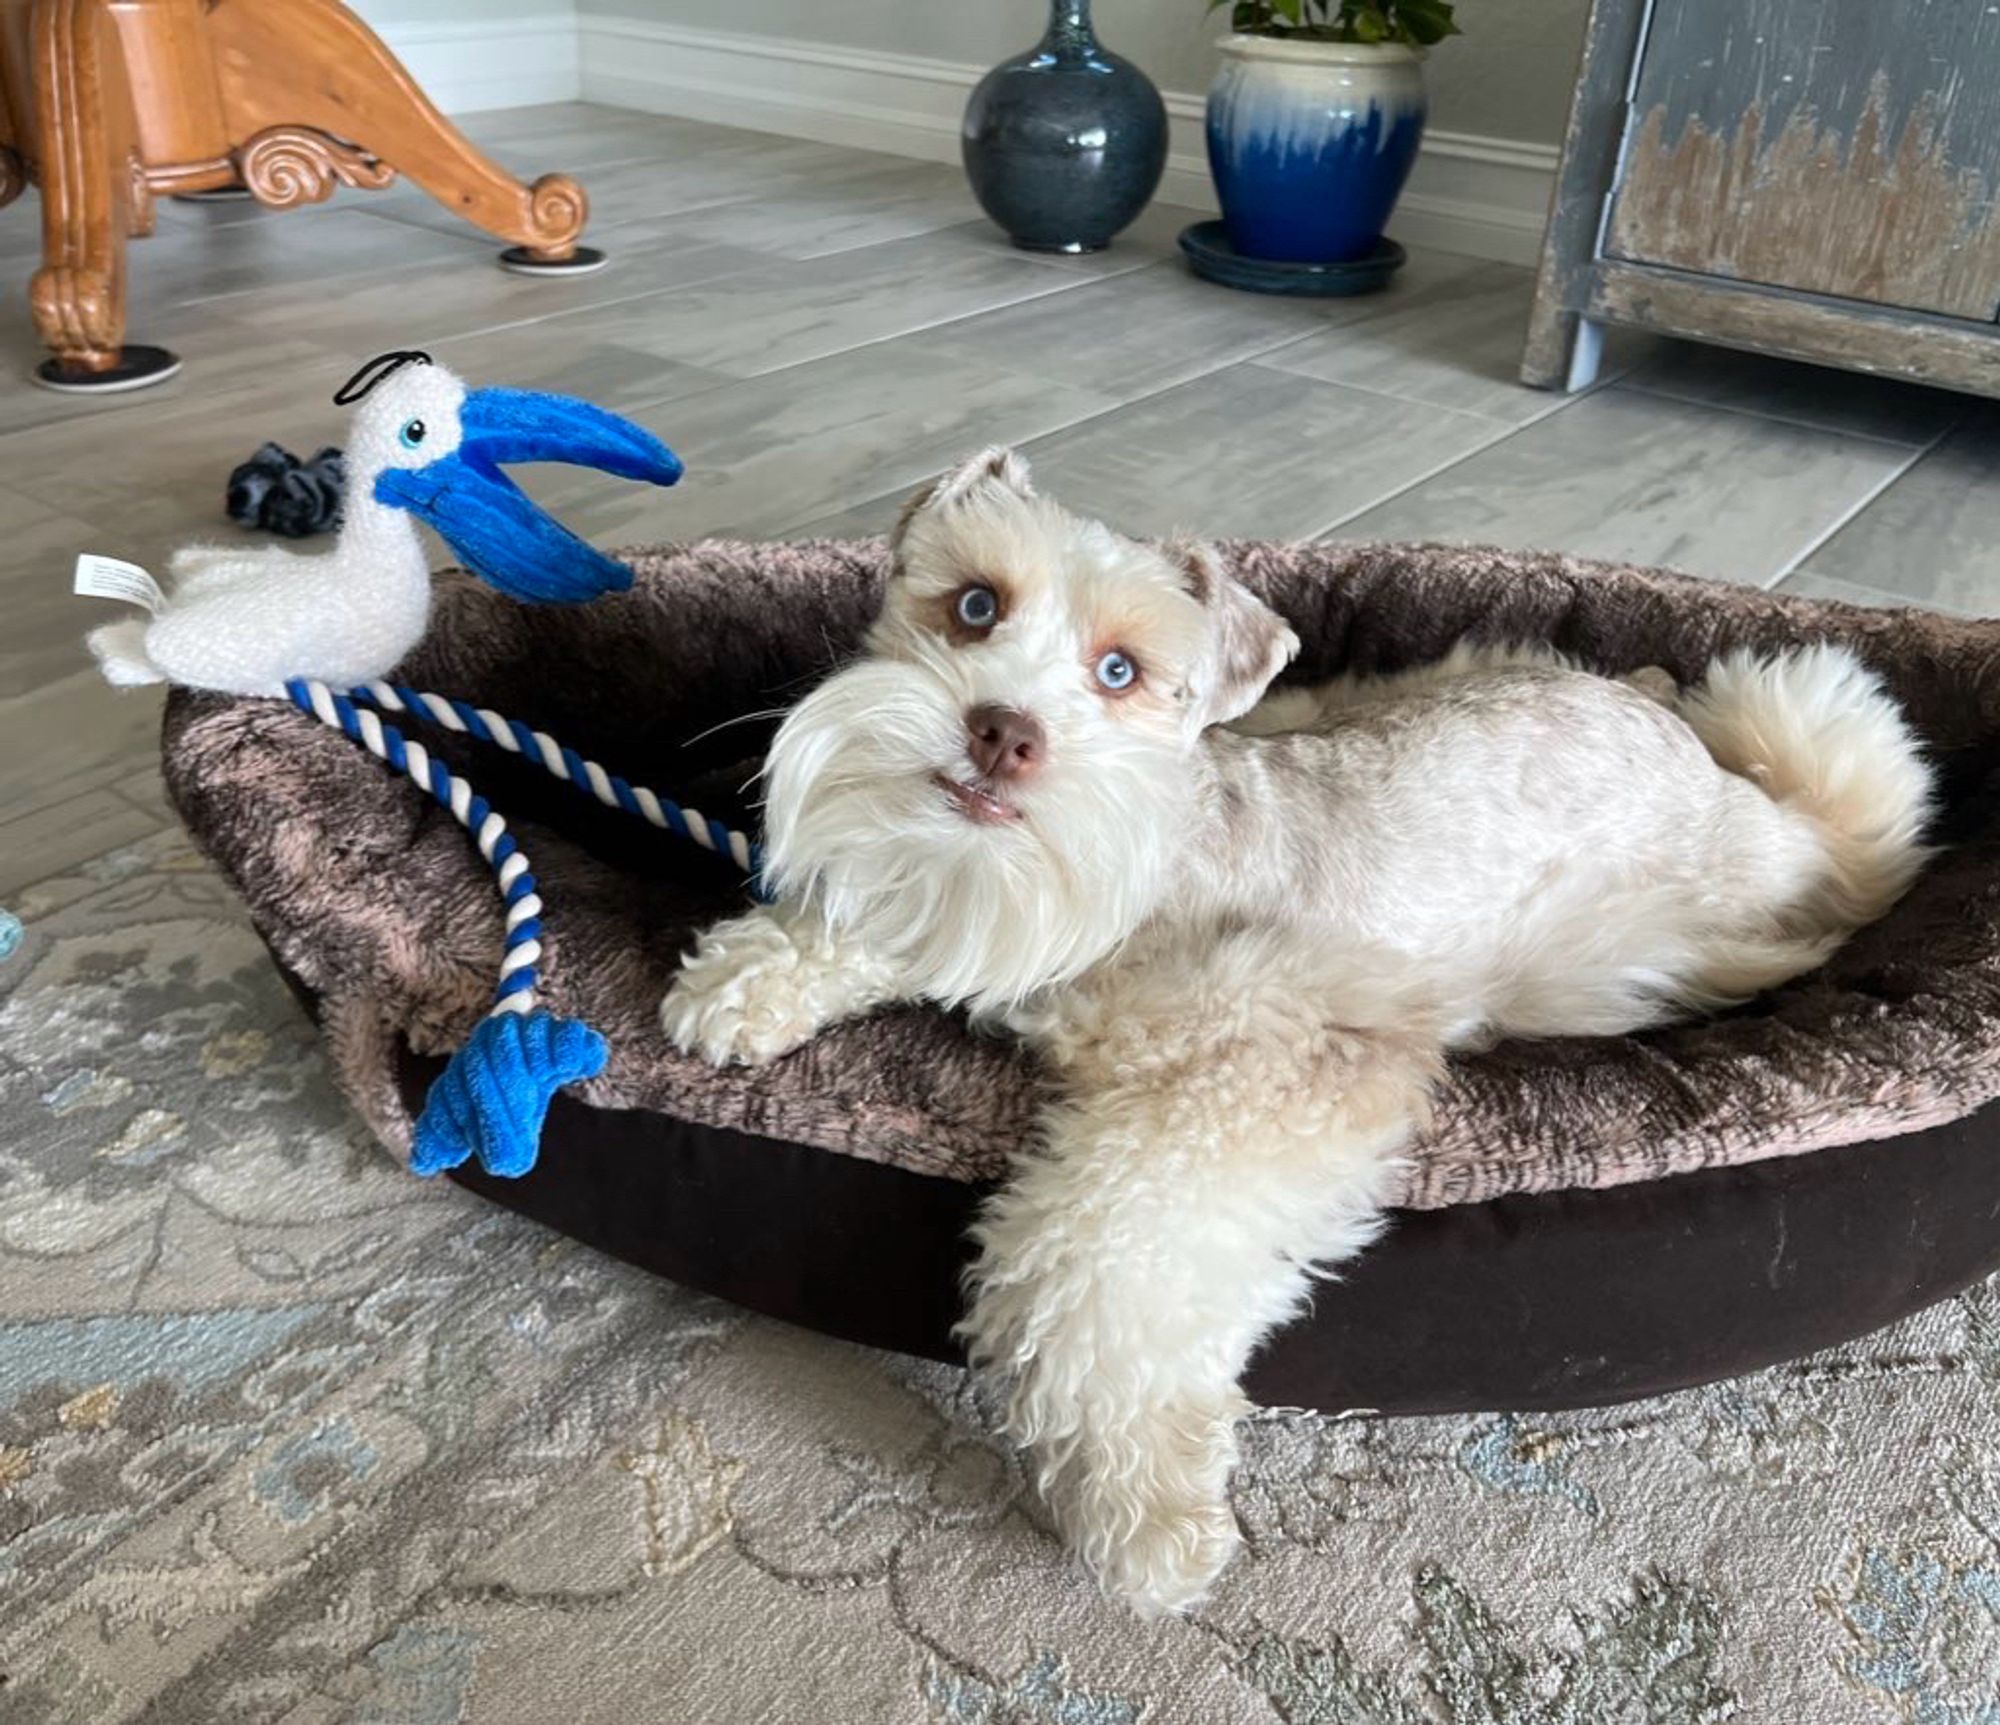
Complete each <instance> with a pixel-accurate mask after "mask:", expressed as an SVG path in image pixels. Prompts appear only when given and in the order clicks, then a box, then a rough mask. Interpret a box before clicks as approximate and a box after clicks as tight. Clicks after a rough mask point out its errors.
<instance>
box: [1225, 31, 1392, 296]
mask: <svg viewBox="0 0 2000 1725" xmlns="http://www.w3.org/2000/svg"><path fill="white" fill-rule="evenodd" d="M1219 46H1220V47H1221V50H1222V62H1221V65H1220V66H1219V67H1218V68H1217V70H1216V74H1215V82H1214V84H1212V85H1211V86H1210V87H1209V92H1208V163H1209V167H1210V169H1211V171H1212V172H1213V173H1214V175H1215V190H1216V193H1217V195H1218V196H1219V197H1220V198H1221V200H1222V219H1223V220H1224V221H1225V222H1226V223H1227V224H1228V227H1229V242H1230V244H1231V245H1233V246H1234V247H1235V248H1236V250H1237V252H1238V253H1239V254H1240V255H1241V256H1243V257H1246V258H1261V259H1266V260H1269V261H1272V262H1278V263H1300V264H1338V263H1350V262H1353V261H1355V260H1357V259H1363V258H1366V257H1368V256H1369V255H1370V254H1371V253H1373V252H1374V251H1375V249H1376V248H1377V247H1378V246H1380V245H1381V243H1382V230H1383V228H1384V227H1386V226H1387V225H1388V221H1389V215H1390V212H1391V211H1393V210H1394V209H1395V207H1396V199H1397V197H1398V196H1399V195H1400V194H1401V192H1402V190H1403V182H1404V181H1405V180H1406V179H1408V178H1409V176H1410V168H1411V165H1412V164H1413V163H1414V162H1415V161H1416V159H1417V146H1418V144H1419V142H1420V141H1421V140H1422V138H1423V134H1424V107H1425V104H1424V74H1423V56H1422V53H1421V52H1420V51H1419V50H1418V49H1415V48H1405V47H1401V46H1399V45H1397V44H1394V43H1380V44H1362V43H1357V42H1315V41H1300V40H1296V39H1293V38H1290V37H1283V36H1278V37H1272V36H1228V37H1225V38H1224V39H1223V40H1222V42H1221V43H1220V44H1219Z"/></svg>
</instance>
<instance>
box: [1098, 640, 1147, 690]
mask: <svg viewBox="0 0 2000 1725" xmlns="http://www.w3.org/2000/svg"><path fill="white" fill-rule="evenodd" d="M1097 680H1098V682H1099V683H1101V684H1102V685H1103V686H1104V687H1105V688H1107V689H1109V690H1110V691H1111V692H1112V693H1113V694H1114V695H1115V694H1119V693H1121V692H1122V691H1124V690H1126V689H1129V688H1131V686H1132V685H1133V684H1134V683H1136V682H1138V680H1139V667H1138V666H1137V665H1135V664H1133V663H1132V661H1131V660H1130V659H1128V658H1126V657H1125V655H1124V654H1123V653H1121V652H1119V651H1118V649H1117V648H1115V647H1114V648H1112V650H1111V651H1110V652H1108V653H1106V654H1105V655H1104V657H1103V658H1101V659H1099V660H1098V661H1097Z"/></svg>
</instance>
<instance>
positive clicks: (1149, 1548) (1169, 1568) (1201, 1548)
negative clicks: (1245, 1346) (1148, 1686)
mask: <svg viewBox="0 0 2000 1725" xmlns="http://www.w3.org/2000/svg"><path fill="white" fill-rule="evenodd" d="M1242 1406H1243V1403H1242V1398H1241V1397H1240V1396H1239V1395H1237V1394H1235V1393H1234V1392H1232V1393H1230V1394H1229V1395H1227V1396H1221V1397H1216V1398H1212V1399H1211V1398H1202V1399H1201V1400H1200V1401H1196V1402H1183V1403H1180V1404H1177V1405H1175V1406H1173V1407H1163V1408H1160V1409H1158V1410H1156V1411H1155V1412H1154V1413H1153V1414H1152V1415H1151V1416H1149V1417H1146V1418H1141V1419H1138V1420H1132V1419H1130V1418H1127V1419H1125V1420H1122V1421H1119V1422H1118V1429H1116V1431H1115V1435H1104V1436H1100V1437H1097V1438H1095V1439H1086V1440H1085V1441H1084V1442H1082V1443H1081V1444H1079V1445H1078V1446H1077V1447H1076V1449H1075V1450H1074V1451H1072V1452H1071V1453H1070V1454H1069V1455H1068V1456H1066V1457H1065V1458H1064V1460H1063V1462H1061V1463H1058V1464H1057V1466H1056V1469H1055V1470H1054V1473H1055V1477H1054V1478H1053V1479H1050V1478H1049V1477H1048V1476H1046V1475H1045V1476H1044V1483H1045V1486H1052V1487H1053V1489H1052V1490H1051V1491H1050V1500H1051V1505H1052V1507H1053V1508H1054V1509H1055V1512H1056V1521H1057V1524H1058V1525H1059V1526H1060V1527H1061V1528H1062V1530H1063V1532H1064V1534H1065V1535H1066V1536H1067V1538H1068V1539H1069V1542H1070V1544H1071V1546H1072V1547H1073V1548H1074V1549H1075V1551H1076V1553H1077V1555H1078V1556H1080V1557H1081V1558H1082V1559H1083V1561H1084V1563H1085V1565H1086V1566H1087V1567H1088V1568H1089V1569H1090V1571H1091V1573H1092V1574H1093V1575H1095V1576H1096V1577H1097V1580H1098V1583H1099V1584H1100V1585H1101V1586H1102V1587H1103V1589H1104V1591H1105V1592H1106V1593H1108V1594H1110V1595H1111V1596H1112V1597H1113V1598H1115V1599H1119V1600H1122V1601H1123V1602H1124V1603H1125V1604H1127V1605H1129V1606H1130V1607H1131V1608H1132V1609H1133V1610H1134V1611H1136V1612H1137V1613H1138V1614H1139V1615H1140V1616H1141V1617H1162V1616H1165V1615H1167V1614H1169V1613H1171V1612H1178V1611H1185V1610H1187V1609H1188V1608H1189V1607H1190V1606H1192V1605H1196V1604H1199V1603H1200V1601H1201V1600H1202V1599H1203V1598H1204V1597H1206V1595H1207V1594H1208V1591H1209V1589H1210V1588H1211V1587H1213V1586H1214V1585H1215V1582H1216V1579H1217V1577H1219V1576H1220V1575H1221V1574H1222V1572H1223V1571H1224V1570H1225V1569H1227V1568H1228V1567H1229V1560H1230V1559H1231V1558H1233V1557H1234V1556H1235V1555H1236V1550H1237V1547H1238V1546H1240V1545H1241V1544H1242V1543H1243V1536H1242V1534H1241V1533H1240V1532H1239V1531H1238V1530H1237V1526H1236V1514H1235V1511H1234V1510H1233V1509H1232V1508H1231V1506H1230V1502H1229V1476H1230V1474H1231V1473H1232V1472H1233V1471H1234V1469H1235V1465H1236V1437H1235V1416H1236V1414H1237V1413H1238V1412H1240V1411H1241V1409H1242ZM1116 1417H1117V1416H1116V1415H1115V1414H1114V1415H1112V1418H1113V1419H1116ZM1090 1423H1092V1424H1095V1425H1098V1426H1100V1427H1101V1426H1102V1425H1103V1424H1104V1423H1105V1421H1104V1419H1103V1417H1102V1416H1101V1415H1100V1416H1099V1417H1098V1418H1096V1419H1093V1420H1092V1421H1091V1422H1090Z"/></svg>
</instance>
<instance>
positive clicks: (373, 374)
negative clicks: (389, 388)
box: [333, 347, 435, 407]
mask: <svg viewBox="0 0 2000 1725" xmlns="http://www.w3.org/2000/svg"><path fill="white" fill-rule="evenodd" d="M434 363H435V362H434V361H433V360H432V359H431V356H430V355H429V354H427V353H425V352H424V351H423V349H422V348H416V347H399V348H394V349H392V350H391V351H390V352H388V353H378V354H377V355H376V356H375V357H374V358H373V359H371V360H370V361H369V362H368V363H367V364H366V365H364V366H363V367H362V368H361V369H360V370H359V371H357V372H356V373H355V374H354V375H353V376H352V377H350V378H349V379H348V380H347V381H346V382H345V383H343V384H342V385H341V386H340V387H339V388H338V389H337V390H335V391H334V392H333V405H334V406H335V407H349V406H352V405H353V404H354V403H355V402H357V401H360V400H361V399H362V398H363V397H364V396H366V395H367V394H368V392H369V391H370V390H372V389H373V388H374V387H375V386H376V385H377V384H378V383H380V382H381V381H382V380H383V379H384V378H385V377H388V376H390V375H392V374H393V373H395V372H398V371H400V370H402V368H403V367H404V366H406V365H431V364H434Z"/></svg>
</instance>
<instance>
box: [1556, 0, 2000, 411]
mask: <svg viewBox="0 0 2000 1725" xmlns="http://www.w3.org/2000/svg"><path fill="white" fill-rule="evenodd" d="M1996 198H2000V5H1996V4H1994V3H1993V0H1595V4H1594V5H1593V7H1592V9H1591V15H1590V23H1589V26H1588V29H1587V31H1586V34H1585V39H1584V51H1583V66H1582V71H1581V73H1580V74H1579V77H1578V82H1577V92H1576V98H1575V102H1574V105H1573V106H1572V108H1571V110H1570V123H1569V131H1568V134H1567V136H1566V138H1565V140H1564V146H1563V157H1562V166H1561V169H1560V171H1559V175H1558V179H1557V186H1556V195H1555V202H1554V206H1553V208H1552V210H1551V213H1550V218H1549V230H1548V235H1547V238H1546V240H1545V242H1544V247H1543V254H1542V268H1541V274H1540V277H1539V279H1538V281H1537V284H1536V292H1535V309H1534V314H1533V318H1532V321H1531V323H1530V325H1529V332H1528V342H1527V349H1526V352H1525V355H1524V357H1523V360H1522V367H1521V375H1522V377H1523V378H1524V379H1525V380H1526V381H1527V382H1529V383H1532V384H1537V385H1540V386H1542V387H1545V388H1547V387H1568V388H1572V389H1573V388H1580V387H1581V386H1582V385H1583V384H1585V383H1587V382H1589V380H1590V378H1591V377H1592V376H1593V375H1594V374H1595V371H1596V366H1597V354H1598V347H1599V342H1600V339H1601V336H1602V332H1603V329H1604V326H1605V325H1607V324H1629V325H1634V326H1636V327H1639V328H1642V329H1652V330H1660V331H1663V332H1665V333H1667V334H1670V335H1678V336H1688V337H1692V338H1693V339H1695V340H1700V341H1714V342H1720V343H1723V344H1725V345H1728V346H1731V347H1743V348H1753V349H1756V350H1758V351H1760V352H1766V353H1778V354H1784V355H1787V356H1788V357H1791V358H1794V359H1808V360H1817V361H1820V362H1822V363H1825V364H1829V365H1843V366H1848V367H1851V368H1853V369H1855V370H1859V371H1873V372H1883V373H1889V374H1893V375H1895V376H1898V377H1908V378H1915V379H1917V380H1919V381H1922V382H1927V383H1937V384H1944V385H1947V386H1949V387H1951V388H1955V389H1966V390H1973V391H1977V392H1978V393H1980V394H1984V395H2000V323H1996V321H1995V320H1996V318H2000V209H1996V204H1995V200H1996Z"/></svg>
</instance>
